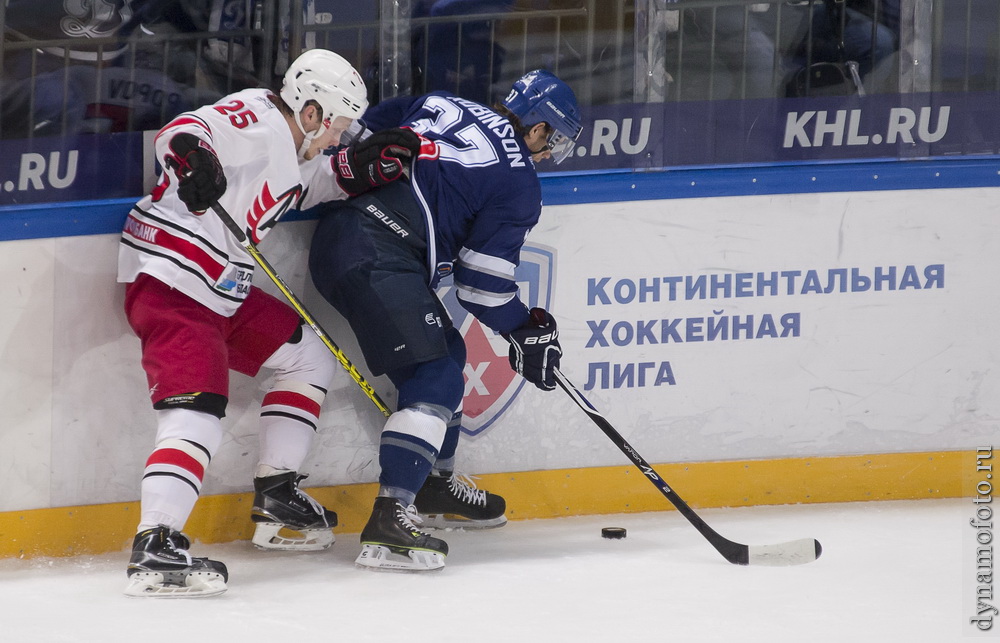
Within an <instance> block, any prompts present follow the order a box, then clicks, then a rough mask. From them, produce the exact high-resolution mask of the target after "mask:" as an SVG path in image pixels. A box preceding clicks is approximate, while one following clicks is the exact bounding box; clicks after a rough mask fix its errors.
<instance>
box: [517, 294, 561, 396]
mask: <svg viewBox="0 0 1000 643" xmlns="http://www.w3.org/2000/svg"><path fill="white" fill-rule="evenodd" d="M507 339H509V340H510V351H509V353H508V356H509V358H510V367H511V368H512V369H514V370H515V371H517V372H518V373H519V374H520V375H521V376H522V377H524V379H526V380H528V381H529V382H531V383H532V384H534V385H535V386H537V387H538V388H540V389H542V390H543V391H551V390H552V389H554V388H555V387H556V379H555V369H557V368H559V357H560V356H561V355H562V348H561V347H560V346H559V331H558V330H556V320H555V319H553V317H552V315H550V314H549V313H548V312H546V311H545V310H544V309H542V308H532V309H531V317H530V318H529V319H528V323H527V324H525V325H524V326H522V327H521V328H518V329H517V330H515V331H514V332H512V333H511V334H510V335H509V336H508V338H507Z"/></svg>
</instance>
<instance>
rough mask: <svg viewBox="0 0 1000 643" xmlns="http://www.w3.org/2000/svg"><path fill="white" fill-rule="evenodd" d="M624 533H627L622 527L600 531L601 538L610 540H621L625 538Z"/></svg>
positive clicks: (606, 528)
mask: <svg viewBox="0 0 1000 643" xmlns="http://www.w3.org/2000/svg"><path fill="white" fill-rule="evenodd" d="M626 533H627V532H626V531H625V528H624V527H605V528H604V529H602V530H601V537H602V538H610V539H612V540H621V539H622V538H624V537H625V534H626Z"/></svg>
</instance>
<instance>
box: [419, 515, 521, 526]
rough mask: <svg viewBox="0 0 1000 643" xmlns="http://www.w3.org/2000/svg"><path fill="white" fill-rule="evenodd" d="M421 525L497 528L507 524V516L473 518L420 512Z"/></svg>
mask: <svg viewBox="0 0 1000 643" xmlns="http://www.w3.org/2000/svg"><path fill="white" fill-rule="evenodd" d="M420 518H421V520H423V522H422V523H421V525H420V526H421V527H429V528H431V529H496V528H497V527H503V526H504V525H506V524H507V516H503V515H500V516H497V517H496V518H491V519H489V520H471V519H469V518H464V517H462V516H459V515H458V514H420Z"/></svg>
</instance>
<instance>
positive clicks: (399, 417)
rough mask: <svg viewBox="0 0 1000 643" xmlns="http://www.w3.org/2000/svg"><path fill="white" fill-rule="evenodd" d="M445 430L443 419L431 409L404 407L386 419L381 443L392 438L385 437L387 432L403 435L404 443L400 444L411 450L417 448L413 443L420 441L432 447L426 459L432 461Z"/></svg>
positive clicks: (416, 443)
mask: <svg viewBox="0 0 1000 643" xmlns="http://www.w3.org/2000/svg"><path fill="white" fill-rule="evenodd" d="M445 430H446V425H445V421H444V420H443V419H441V416H440V415H438V414H436V413H434V412H432V410H431V409H427V408H424V407H410V408H405V409H401V410H399V411H396V412H395V413H393V414H392V415H390V416H389V419H388V420H386V422H385V427H384V428H383V430H382V431H383V433H382V443H383V445H384V444H385V443H386V440H387V439H390V440H391V439H392V438H387V435H386V434H387V433H388V434H396V435H397V436H405V438H404V440H405V442H406V444H405V445H401V446H404V447H405V448H409V449H411V450H415V449H416V448H417V447H416V446H415V445H419V444H420V443H421V442H423V443H426V444H427V445H429V446H430V447H432V448H433V453H432V454H428V455H427V457H426V459H427V460H428V461H429V462H433V461H434V456H436V454H437V450H438V449H439V448H440V447H441V442H443V441H444V434H445ZM397 440H398V438H397ZM411 443H412V444H411Z"/></svg>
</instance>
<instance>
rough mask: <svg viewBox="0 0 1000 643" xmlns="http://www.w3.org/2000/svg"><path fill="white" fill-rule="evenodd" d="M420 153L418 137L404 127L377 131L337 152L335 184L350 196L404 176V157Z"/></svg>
mask: <svg viewBox="0 0 1000 643" xmlns="http://www.w3.org/2000/svg"><path fill="white" fill-rule="evenodd" d="M419 152H420V137H419V136H417V134H416V132H414V131H413V130H411V129H409V128H406V127H397V128H394V129H387V130H383V131H381V132H376V133H374V134H372V135H371V136H369V137H368V138H366V139H365V140H363V141H360V142H358V143H355V144H354V145H351V146H349V147H345V148H344V149H342V150H340V151H339V152H337V162H336V163H334V168H335V169H336V171H337V184H338V185H340V188H341V189H342V190H343V191H344V192H347V193H348V194H349V195H351V196H357V195H359V194H363V193H365V192H367V191H369V190H372V189H374V188H377V187H379V186H381V185H386V184H387V183H392V182H393V181H395V180H396V179H398V178H399V177H401V176H403V160H404V159H407V158H411V157H414V156H416V155H417V154H418V153H419Z"/></svg>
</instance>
